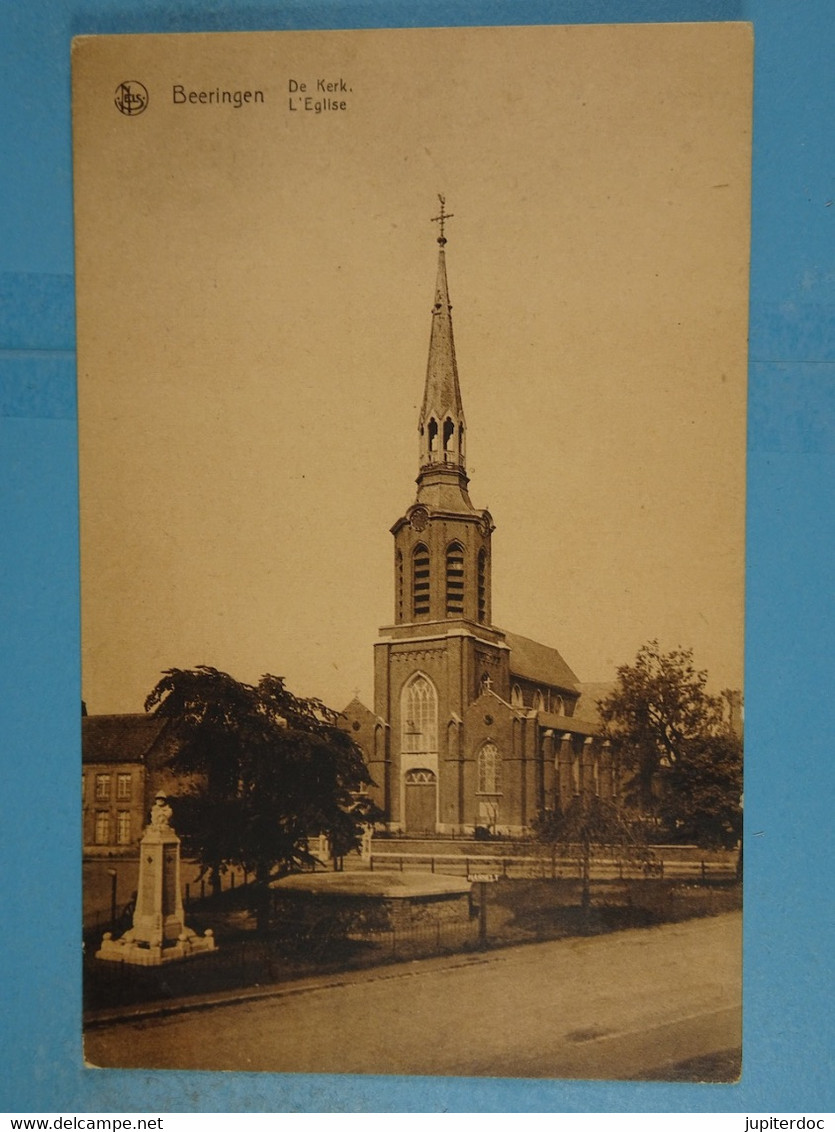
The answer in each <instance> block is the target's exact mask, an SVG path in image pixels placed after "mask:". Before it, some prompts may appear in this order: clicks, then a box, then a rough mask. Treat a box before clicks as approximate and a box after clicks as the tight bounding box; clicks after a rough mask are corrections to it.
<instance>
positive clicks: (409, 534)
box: [374, 197, 510, 834]
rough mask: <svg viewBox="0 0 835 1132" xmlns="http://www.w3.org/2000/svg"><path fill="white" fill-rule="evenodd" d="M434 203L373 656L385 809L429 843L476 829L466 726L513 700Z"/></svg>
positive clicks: (442, 218)
mask: <svg viewBox="0 0 835 1132" xmlns="http://www.w3.org/2000/svg"><path fill="white" fill-rule="evenodd" d="M440 202H441V209H440V213H439V215H438V216H436V217H434V223H436V224H438V225H439V232H438V266H437V274H436V279H435V295H434V302H433V304H432V325H431V329H430V333H429V358H428V361H427V365H426V380H425V384H424V391H423V401H422V404H421V409H420V415H419V417H418V421H417V428H418V475H417V481H416V482H417V493H416V495H415V497H414V501H413V502H412V504H411V505H410V506H409V507H408V508H407V509H406V511H405V513H404V514H403V515H402V516H401V517H400V518H399V519H398V520H397V522H396V523H395V524H394V526H393V527H392V528H391V533H392V534H393V535H394V620H393V623H392V624H390V625H387V626H385V627H384V628H382V629H381V630H380V640H379V641H378V642H377V644H376V645H375V649H374V712H375V716H376V718H377V719H378V720H380V721H381V726H382V727H383V729H384V733H385V738H384V741H383V746H384V748H385V757H384V760H383V761H382V764H381V769H380V770H379V771H377V774H378V778H379V780H380V782H381V786H382V789H381V804H382V806H383V808H384V809H385V811H386V813H387V817H388V821H389V827H390V828H391V829H394V830H403V829H405V830H408V831H410V832H418V831H424V832H427V833H430V834H434V833H436V832H444V831H450V830H461V829H464V828H468V827H469V828H471V827H472V825H473V822H474V820H475V818H474V812H475V802H474V786H473V781H474V779H473V775H474V773H475V771H474V767H475V765H476V763H475V761H474V760H475V756H474V755H473V753H472V752H471V751H469V750H468V749H467V740H466V731H465V726H464V719H465V717H466V716H467V714H468V713H469V712H471V711H472V710H474V709H473V706H472V705H474V704H475V702H476V701H478V700H479V698H480V697H481V696H482V695H484V694H485V689H489V688H492V689H494V691H495V693H496V696H504V697H505V698H507V697H508V696H509V695H510V671H509V666H508V665H509V662H508V658H509V653H510V649H509V648H508V646H507V644H506V643H505V635H504V634H503V633H502V632H501V630H499V629H496V628H495V627H494V626H493V624H492V608H491V585H490V576H491V545H490V540H491V537H492V534H493V520H492V518H491V516H490V512H489V511H484V510H482V511H479V510H477V509H476V508H475V507H474V506H473V504H472V501H471V500H470V496H469V493H468V490H467V488H468V484H469V480H468V477H467V467H466V439H467V423H466V420H465V419H464V406H463V403H462V400H461V389H460V386H459V383H458V365H457V362H456V358H455V342H454V339H453V335H452V304H451V303H450V301H449V288H448V286H447V274H446V242H447V240H446V232H445V228H446V223H447V221H448V220H449V219H450V214H449V213H448V212H447V211H446V207H445V202H444V198H443V197H441V198H440ZM496 702H498V701H496Z"/></svg>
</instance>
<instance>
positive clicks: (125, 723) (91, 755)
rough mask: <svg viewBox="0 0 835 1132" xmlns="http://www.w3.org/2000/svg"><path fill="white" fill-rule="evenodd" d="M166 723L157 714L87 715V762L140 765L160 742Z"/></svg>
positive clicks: (83, 736) (84, 732)
mask: <svg viewBox="0 0 835 1132" xmlns="http://www.w3.org/2000/svg"><path fill="white" fill-rule="evenodd" d="M167 722H168V721H167V720H166V719H163V718H161V717H160V716H158V715H144V714H139V713H136V714H131V715H86V716H84V717H83V718H82V720H81V759H82V762H85V763H141V762H144V761H145V760H146V758H147V757H148V755H149V754H150V753H151V751H152V750H153V748H154V747H155V746H156V745H157V743H158V742H159V740H160V738H161V736H162V733H163V731H164V730H165V728H166V726H167Z"/></svg>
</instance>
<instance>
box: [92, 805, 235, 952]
mask: <svg viewBox="0 0 835 1132" xmlns="http://www.w3.org/2000/svg"><path fill="white" fill-rule="evenodd" d="M163 801H164V800H163ZM170 813H171V811H170V809H169V808H168V806H167V805H165V806H164V807H163V806H160V805H155V806H154V809H153V810H152V811H151V824H150V825H148V826H147V828H146V829H145V833H144V835H143V837H142V842H141V844H140V847H139V884H138V887H137V890H136V908H135V910H134V913H133V927H132V928H131V930H130V931H128V932H125V934H124V935H123V936H121V937H120V938H119V939H113V937H112V935H111V933H110V932H106V933H105V935H104V938H103V939H102V944H101V948H100V949H99V950H98V951H97V952H96V958H97V959H109V960H111V961H114V962H117V963H135V964H137V965H138V966H142V967H153V966H157V965H158V964H160V963H166V962H168V961H169V960H172V959H187V958H189V957H190V956H192V955H199V954H202V953H203V952H206V951H213V950H214V947H215V941H214V936H213V934H212V932H211V931H207V932H206V934H205V935H204V936H198V935H197V933H196V932H194V931H192V930H191V929H190V928H187V927H186V923H185V912H184V910H183V898H182V894H181V889H180V839H179V837H178V836H177V834H176V833H175V832H174V830H173V829H172V828H171V826H170V825H169V824H168V816H169V815H170Z"/></svg>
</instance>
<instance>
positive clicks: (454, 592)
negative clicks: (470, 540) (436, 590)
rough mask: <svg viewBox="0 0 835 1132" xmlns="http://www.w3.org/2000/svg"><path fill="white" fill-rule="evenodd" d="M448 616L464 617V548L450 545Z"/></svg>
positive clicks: (459, 545) (455, 543) (447, 565)
mask: <svg viewBox="0 0 835 1132" xmlns="http://www.w3.org/2000/svg"><path fill="white" fill-rule="evenodd" d="M446 615H447V617H463V616H464V548H463V547H462V546H461V544H460V543H459V542H453V543H450V545H449V546H448V547H447V552H446Z"/></svg>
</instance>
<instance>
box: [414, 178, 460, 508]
mask: <svg viewBox="0 0 835 1132" xmlns="http://www.w3.org/2000/svg"><path fill="white" fill-rule="evenodd" d="M438 199H439V200H440V202H441V211H440V214H439V215H438V216H436V217H434V220H433V223H438V224H439V225H440V231H439V235H438V275H437V279H436V282H435V303H434V306H433V307H432V330H431V333H430V336H429V360H428V362H427V366H426V384H425V387H424V393H423V405H422V407H421V410H420V420H419V421H418V428H419V432H420V468H421V477H423V475H424V473H425V472H426V471H428V470H429V469H430V468H436V467H437V466H438V465H440V466H442V467H444V466H445V467H446V468H448V469H449V470H450V471H453V470H454V472H455V477H456V479H459V480H461V481H463V482H461V487H462V488H465V487H466V483H467V478H466V473H465V436H466V430H467V426H466V422H465V420H464V406H463V404H462V401H461V388H460V386H459V384H458V365H457V362H456V360H455V340H454V338H453V334H452V304H451V303H450V301H449V288H448V285H447V277H446V257H445V254H444V248H445V246H446V242H447V241H446V236H445V235H444V229H445V224H446V221H447V220H449V219H450V216H451V214H450V213H448V212H446V210H445V204H446V202H445V200H444V198H443V197H442V196H440V195H439V198H438ZM418 483H419V484H420V483H421V479H419V480H418Z"/></svg>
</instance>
